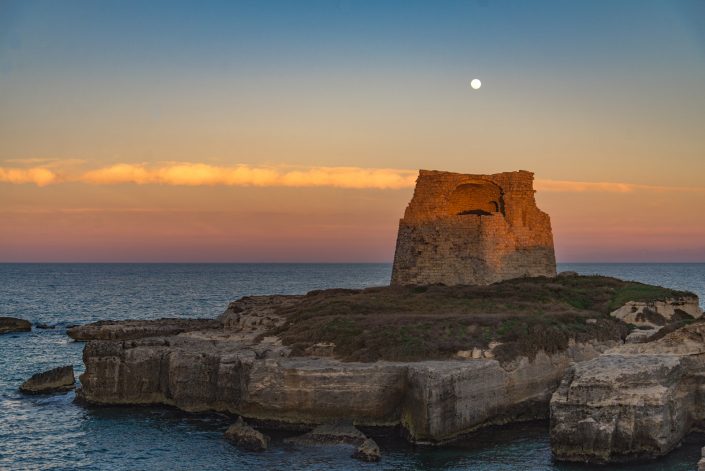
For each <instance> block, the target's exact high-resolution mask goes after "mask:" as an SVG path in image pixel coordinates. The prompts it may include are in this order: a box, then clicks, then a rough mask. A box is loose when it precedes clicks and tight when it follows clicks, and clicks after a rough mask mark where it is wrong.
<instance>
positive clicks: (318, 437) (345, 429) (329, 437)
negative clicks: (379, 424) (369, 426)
mask: <svg viewBox="0 0 705 471" xmlns="http://www.w3.org/2000/svg"><path fill="white" fill-rule="evenodd" d="M285 441H286V442H288V443H293V444H297V445H353V446H355V447H357V449H356V450H355V451H354V452H353V454H352V457H353V458H355V459H359V460H361V461H368V462H376V461H379V459H380V457H381V453H380V451H379V446H378V445H377V443H376V442H375V441H374V440H372V439H371V438H368V437H367V436H365V434H364V433H362V432H361V431H360V430H358V429H357V428H355V427H354V426H353V425H352V424H351V423H343V422H340V423H332V424H323V425H319V426H318V427H316V428H314V429H313V430H311V431H310V432H308V433H306V434H304V435H301V436H298V437H292V438H288V439H286V440H285Z"/></svg>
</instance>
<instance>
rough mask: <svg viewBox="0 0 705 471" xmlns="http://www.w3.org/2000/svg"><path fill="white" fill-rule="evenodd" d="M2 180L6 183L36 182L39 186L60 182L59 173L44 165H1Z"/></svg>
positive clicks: (0, 178) (0, 180) (0, 176)
mask: <svg viewBox="0 0 705 471" xmlns="http://www.w3.org/2000/svg"><path fill="white" fill-rule="evenodd" d="M0 182H5V183H34V184H35V185H37V186H46V185H49V184H51V183H56V182H58V177H57V175H56V174H55V173H54V172H52V171H51V170H49V169H47V168H43V167H35V168H7V167H0Z"/></svg>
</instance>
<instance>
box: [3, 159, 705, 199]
mask: <svg viewBox="0 0 705 471" xmlns="http://www.w3.org/2000/svg"><path fill="white" fill-rule="evenodd" d="M48 167H51V168H54V167H53V166H51V165H45V166H42V167H31V168H14V167H0V182H4V183H15V184H21V183H30V184H35V185H37V186H46V185H50V184H56V183H62V182H82V183H87V184H92V185H117V184H136V185H148V184H157V185H175V186H215V185H224V186H258V187H301V188H303V187H332V188H347V189H380V190H396V189H403V188H413V187H414V184H415V182H416V176H417V174H418V172H417V171H416V170H407V169H392V168H362V167H309V168H292V167H284V166H259V167H256V166H251V165H235V166H216V165H209V164H202V163H189V162H182V163H168V164H162V165H158V166H147V165H142V164H128V163H118V164H115V165H111V166H108V167H102V168H98V169H94V170H90V171H85V172H82V173H81V172H79V173H77V174H73V175H72V174H71V173H70V172H67V171H64V172H61V173H57V172H55V171H54V170H52V169H50V168H48ZM535 188H536V190H537V191H540V192H559V193H584V192H600V193H631V192H635V191H656V192H668V191H678V192H698V193H700V192H705V188H700V187H668V186H652V185H641V184H634V183H619V182H580V181H570V180H545V179H539V180H536V182H535Z"/></svg>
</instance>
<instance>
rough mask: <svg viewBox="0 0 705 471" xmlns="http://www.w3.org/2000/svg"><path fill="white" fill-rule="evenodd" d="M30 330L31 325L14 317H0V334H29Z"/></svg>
mask: <svg viewBox="0 0 705 471" xmlns="http://www.w3.org/2000/svg"><path fill="white" fill-rule="evenodd" d="M30 330H32V324H31V323H30V322H29V321H26V320H24V319H18V318H16V317H0V334H8V333H10V332H29V331H30Z"/></svg>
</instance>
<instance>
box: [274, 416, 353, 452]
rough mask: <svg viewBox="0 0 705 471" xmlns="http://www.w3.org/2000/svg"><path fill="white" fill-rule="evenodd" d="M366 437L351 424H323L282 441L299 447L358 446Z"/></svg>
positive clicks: (342, 422)
mask: <svg viewBox="0 0 705 471" xmlns="http://www.w3.org/2000/svg"><path fill="white" fill-rule="evenodd" d="M365 440H367V437H366V436H365V434H364V433H362V432H360V431H359V430H358V429H357V428H355V426H354V425H353V424H352V422H344V421H341V422H336V423H331V424H323V425H319V426H318V427H316V428H314V429H313V430H311V431H310V432H308V433H305V434H303V435H300V436H298V437H292V438H287V439H285V440H284V441H285V442H287V443H294V444H299V445H341V444H347V445H355V446H360V445H362V443H364V441H365Z"/></svg>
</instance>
